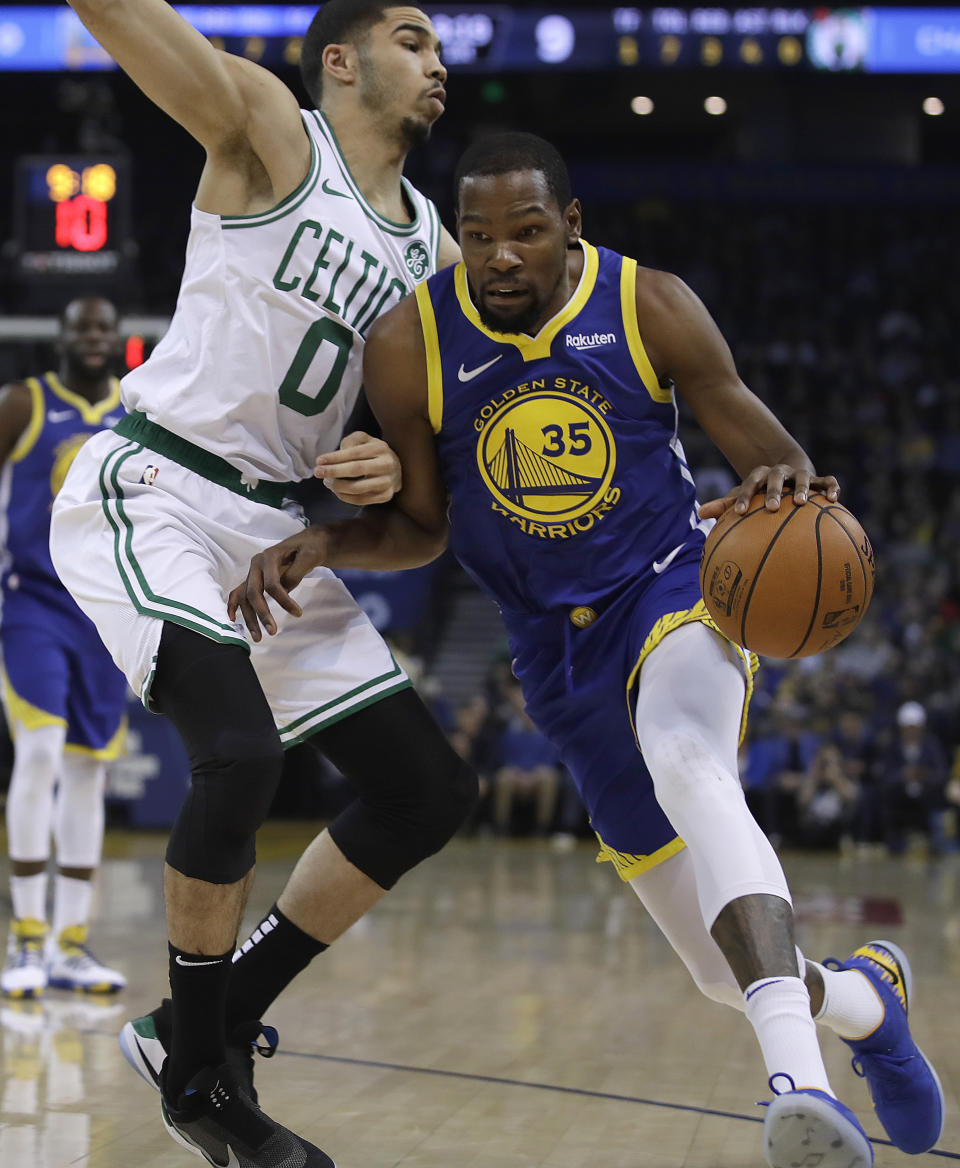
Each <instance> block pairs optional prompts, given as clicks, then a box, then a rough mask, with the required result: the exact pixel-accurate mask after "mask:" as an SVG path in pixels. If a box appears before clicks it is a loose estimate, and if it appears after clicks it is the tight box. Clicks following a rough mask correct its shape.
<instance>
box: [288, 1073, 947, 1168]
mask: <svg viewBox="0 0 960 1168" xmlns="http://www.w3.org/2000/svg"><path fill="white" fill-rule="evenodd" d="M277 1054H278V1055H285V1056H287V1057H288V1058H299V1059H311V1060H313V1061H314V1062H325V1063H344V1064H346V1065H348V1066H354V1067H373V1068H376V1069H377V1070H382V1071H405V1072H407V1073H408V1074H411V1075H435V1076H437V1077H439V1078H444V1079H466V1080H468V1081H470V1082H474V1083H493V1084H496V1085H497V1086H501V1087H527V1088H530V1089H531V1090H534V1091H553V1092H555V1093H556V1094H558V1095H579V1096H581V1097H582V1098H587V1099H609V1100H612V1101H613V1102H614V1103H639V1104H640V1105H642V1106H644V1107H662V1108H665V1109H666V1110H669V1111H686V1112H690V1113H691V1114H693V1115H709V1116H716V1117H717V1118H719V1119H739V1120H741V1121H742V1122H743V1123H763V1115H759V1116H756V1115H742V1114H741V1113H740V1112H737V1111H718V1110H716V1109H715V1108H712V1107H695V1106H694V1105H693V1104H689V1103H667V1102H665V1101H663V1100H661V1099H643V1098H642V1097H640V1096H638V1095H616V1094H613V1093H612V1092H609V1091H589V1090H587V1089H586V1088H583V1087H561V1086H558V1085H557V1084H555V1083H529V1082H527V1081H525V1080H524V1079H504V1078H500V1077H499V1076H497V1075H477V1074H471V1073H469V1072H467V1071H444V1070H440V1069H438V1068H436V1067H411V1066H406V1065H404V1064H403V1063H384V1062H378V1061H377V1060H375V1059H361V1058H348V1057H347V1056H346V1055H335V1054H315V1053H310V1052H308V1051H302V1050H278V1051H277ZM870 1142H871V1143H874V1144H881V1145H883V1146H884V1147H886V1148H893V1147H895V1146H896V1145H895V1144H892V1143H891V1142H890V1140H881V1139H878V1138H872V1137H871V1141H870ZM925 1155H927V1156H939V1157H940V1159H942V1160H960V1152H942V1151H938V1150H937V1149H934V1150H933V1151H932V1152H926V1153H925Z"/></svg>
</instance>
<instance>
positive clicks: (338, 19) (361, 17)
mask: <svg viewBox="0 0 960 1168" xmlns="http://www.w3.org/2000/svg"><path fill="white" fill-rule="evenodd" d="M396 6H397V0H394V2H393V3H388V2H387V0H327V2H326V3H325V4H324V5H323V6H322V7H321V8H320V9H319V11H318V12H317V14H316V16H314V18H313V20H312V21H311V22H310V27H309V28H308V29H307V31H306V34H305V35H304V38H303V47H302V48H301V51H300V76H301V77H302V78H303V84H304V86H305V88H306V90H307V93H308V94H309V95H310V100H311V101H312V102H313V103H314V105H316V106H317V107H319V105H320V102H321V101H322V100H323V50H324V49H325V48H326V47H327V45H342V44H346V43H347V42H352V43H353V44H356V43H357V42H359V41H362V40H363V38H364V37H365V36H366V35H367V33H368V32H369V31H370V29H371V28H373V26H374V25H375V24H379V23H380V21H381V20H383V14H384V13H385V12H386V10H387V9H388V8H395V7H396Z"/></svg>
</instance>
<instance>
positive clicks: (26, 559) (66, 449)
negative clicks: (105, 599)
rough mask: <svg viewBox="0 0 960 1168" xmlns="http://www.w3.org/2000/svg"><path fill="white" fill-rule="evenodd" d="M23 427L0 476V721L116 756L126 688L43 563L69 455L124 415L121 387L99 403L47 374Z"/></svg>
mask: <svg viewBox="0 0 960 1168" xmlns="http://www.w3.org/2000/svg"><path fill="white" fill-rule="evenodd" d="M26 385H27V388H28V389H29V390H30V397H31V400H32V404H33V408H32V411H31V415H30V421H29V423H28V424H27V427H26V429H25V430H24V432H23V434H22V435H21V437H20V440H19V442H18V443H17V445H16V446H15V447H14V449H13V451H12V452H11V454H10V456H9V458H8V459H7V462H6V465H5V466H4V467H3V471H2V473H0V501H2V505H3V510H2V517H3V532H2V543H3V550H4V571H3V588H2V591H3V607H2V622H3V623H2V649H3V701H4V705H5V707H6V711H7V722H8V724H9V725H10V727H11V730H12V732H13V733H14V734H16V732H17V727H20V726H23V727H26V728H27V729H38V728H40V727H42V726H47V725H56V724H62V725H64V726H65V727H66V742H67V748H68V749H70V750H75V751H80V752H82V753H85V754H89V755H93V756H94V757H96V758H101V759H110V758H115V757H116V755H117V754H118V753H119V751H120V749H121V746H122V740H123V727H124V713H125V708H126V692H127V686H126V681H125V679H124V677H123V674H122V673H121V672H120V671H119V670H118V669H117V667H116V666H115V665H114V663H113V661H112V660H111V659H110V655H109V653H107V650H106V649H105V648H104V645H103V642H102V641H101V640H100V637H99V634H98V633H97V630H96V628H95V627H94V625H93V623H92V622H91V621H90V620H89V619H88V618H87V617H86V616H84V614H83V613H82V612H81V611H80V609H79V608H78V607H77V604H76V602H75V601H74V599H73V597H72V596H71V595H70V593H69V592H67V590H66V588H64V586H63V585H62V584H61V583H60V581H59V579H58V578H57V575H56V572H55V571H54V568H53V563H52V561H51V559H50V549H49V542H50V508H51V507H52V505H53V499H54V496H55V495H56V494H57V492H58V491H59V490H60V487H61V486H62V485H63V480H64V479H65V478H66V476H67V471H68V470H69V469H70V465H71V463H72V462H73V460H74V458H75V457H76V454H77V451H78V450H79V449H80V447H81V446H82V445H83V443H84V442H86V440H87V439H88V438H89V437H90V435H91V434H95V433H97V432H98V431H99V430H103V429H105V428H106V427H108V426H114V425H116V423H117V422H118V421H119V420H120V418H121V417H122V416H123V407H122V406H121V405H120V382H119V381H117V380H115V379H114V381H113V383H112V385H111V387H110V392H109V394H108V395H107V396H106V397H105V398H104V399H103V400H102V401H98V402H93V403H91V402H88V401H87V399H86V398H84V397H81V396H80V395H79V394H76V393H73V392H71V391H70V390H69V389H67V388H66V386H64V385H63V384H62V383H61V381H60V380H59V379H58V378H57V376H56V375H55V374H53V373H46V374H44V376H43V377H31V378H29V379H28V380H27V382H26Z"/></svg>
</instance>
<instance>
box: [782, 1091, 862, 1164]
mask: <svg viewBox="0 0 960 1168" xmlns="http://www.w3.org/2000/svg"><path fill="white" fill-rule="evenodd" d="M777 1079H786V1080H787V1082H788V1083H789V1084H790V1087H791V1089H790V1090H789V1091H784V1092H783V1094H779V1093H777V1088H776V1086H775V1080H777ZM770 1089H771V1090H772V1091H773V1092H775V1093H776V1098H775V1099H774V1100H773V1102H772V1103H771V1104H770V1105H769V1106H768V1107H767V1114H766V1117H765V1118H764V1121H763V1155H764V1159H765V1160H766V1162H767V1164H768V1166H769V1168H801V1166H802V1165H808V1164H816V1165H817V1166H818V1168H872V1165H873V1148H872V1147H871V1146H870V1141H869V1140H868V1139H867V1135H866V1132H865V1131H864V1130H863V1128H862V1127H861V1126H860V1122H859V1120H858V1119H857V1117H856V1116H855V1115H854V1114H853V1112H852V1111H851V1110H850V1108H849V1107H844V1105H843V1104H842V1103H841V1102H840V1101H839V1099H834V1098H833V1096H832V1095H828V1094H827V1093H826V1092H825V1091H817V1090H814V1089H813V1088H806V1089H802V1090H800V1091H796V1090H794V1089H793V1080H792V1079H791V1078H790V1076H789V1075H774V1076H773V1078H771V1080H770Z"/></svg>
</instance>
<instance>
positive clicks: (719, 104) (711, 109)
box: [703, 95, 727, 118]
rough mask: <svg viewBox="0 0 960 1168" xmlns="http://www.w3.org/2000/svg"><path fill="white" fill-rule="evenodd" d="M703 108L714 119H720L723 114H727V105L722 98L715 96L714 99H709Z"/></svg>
mask: <svg viewBox="0 0 960 1168" xmlns="http://www.w3.org/2000/svg"><path fill="white" fill-rule="evenodd" d="M703 108H704V109H705V110H706V111H707V113H708V114H712V115H713V117H716V118H718V117H720V115H721V114H725V113H726V112H727V103H726V101H725V100H724V99H723V98H722V97H717V96H715V95H714V96H713V97H708V98H707V99H706V100H705V101H704V103H703Z"/></svg>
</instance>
